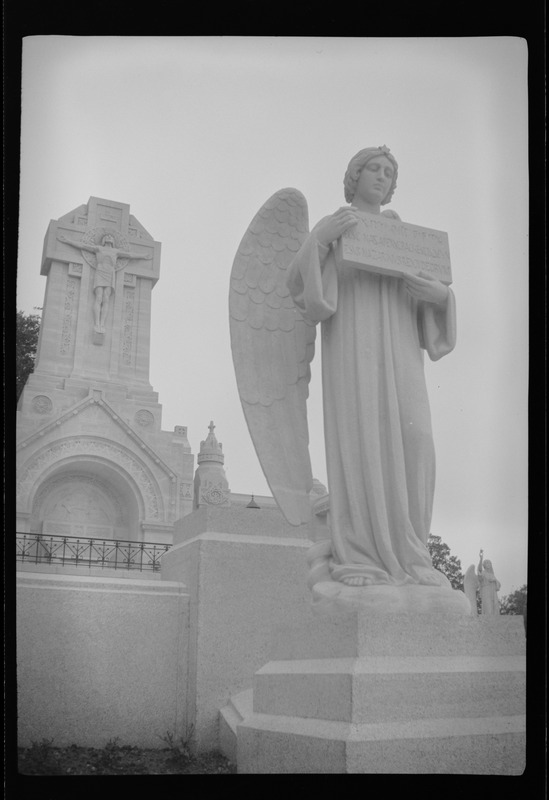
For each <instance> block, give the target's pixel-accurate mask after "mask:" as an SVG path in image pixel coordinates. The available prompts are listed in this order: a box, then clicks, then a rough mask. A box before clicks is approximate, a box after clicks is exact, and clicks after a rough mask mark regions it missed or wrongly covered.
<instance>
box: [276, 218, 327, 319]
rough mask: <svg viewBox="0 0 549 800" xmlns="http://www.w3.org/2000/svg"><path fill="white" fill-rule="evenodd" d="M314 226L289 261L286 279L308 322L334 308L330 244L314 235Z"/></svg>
mask: <svg viewBox="0 0 549 800" xmlns="http://www.w3.org/2000/svg"><path fill="white" fill-rule="evenodd" d="M322 221H323V220H321V222H322ZM319 224H320V223H319ZM317 227H318V225H317V226H315V227H314V228H313V230H312V231H311V233H310V234H309V236H308V237H307V239H306V240H305V242H304V243H303V245H302V247H301V249H300V250H299V252H298V253H297V255H296V257H295V258H294V260H293V261H292V263H291V264H290V267H289V270H288V273H289V274H288V278H287V283H286V285H287V287H288V290H289V292H290V294H291V295H292V297H293V300H294V303H295V304H296V306H297V307H298V308H299V309H300V311H301V313H302V314H303V316H304V317H305V318H306V319H308V320H310V321H311V322H322V321H323V320H325V319H328V318H329V317H331V316H332V314H334V313H335V310H336V308H337V268H336V263H335V257H334V252H333V250H332V248H331V247H326V246H325V245H323V244H320V242H319V241H318V239H317V238H316V229H317Z"/></svg>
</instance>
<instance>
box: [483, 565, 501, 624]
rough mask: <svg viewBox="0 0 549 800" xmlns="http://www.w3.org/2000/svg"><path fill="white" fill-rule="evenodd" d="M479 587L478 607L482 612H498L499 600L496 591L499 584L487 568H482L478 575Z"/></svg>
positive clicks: (498, 588)
mask: <svg viewBox="0 0 549 800" xmlns="http://www.w3.org/2000/svg"><path fill="white" fill-rule="evenodd" d="M478 582H479V589H480V607H481V613H482V614H499V600H498V595H497V593H498V592H499V590H500V588H501V584H500V582H499V581H498V579H497V578H496V576H495V575H494V573H493V572H490V571H489V570H482V572H479V575H478Z"/></svg>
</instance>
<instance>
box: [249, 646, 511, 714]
mask: <svg viewBox="0 0 549 800" xmlns="http://www.w3.org/2000/svg"><path fill="white" fill-rule="evenodd" d="M525 677H526V675H525V661H524V657H522V656H503V657H500V658H497V657H495V658H494V657H492V656H476V657H475V656H473V657H470V656H456V657H448V656H446V657H440V656H439V657H431V658H429V657H427V658H418V657H402V658H396V657H385V658H383V657H377V658H376V657H374V658H358V659H319V660H317V661H314V660H313V661H276V662H269V663H268V664H266V665H265V666H264V667H262V668H261V669H260V670H259V671H258V672H257V673H256V675H255V678H254V712H256V713H263V714H276V715H282V716H297V717H304V718H307V719H310V718H317V719H324V720H339V721H342V722H360V723H365V722H391V721H398V720H400V719H402V718H405V719H409V720H412V719H440V718H446V717H450V718H451V717H477V716H480V715H486V716H494V715H496V714H499V715H502V716H513V715H519V714H524V710H525V709H524V695H525Z"/></svg>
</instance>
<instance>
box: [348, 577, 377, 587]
mask: <svg viewBox="0 0 549 800" xmlns="http://www.w3.org/2000/svg"><path fill="white" fill-rule="evenodd" d="M341 583H344V584H345V585H346V586H368V584H369V583H371V580H370V579H369V578H364V577H362V576H361V575H357V576H356V577H355V578H342V579H341Z"/></svg>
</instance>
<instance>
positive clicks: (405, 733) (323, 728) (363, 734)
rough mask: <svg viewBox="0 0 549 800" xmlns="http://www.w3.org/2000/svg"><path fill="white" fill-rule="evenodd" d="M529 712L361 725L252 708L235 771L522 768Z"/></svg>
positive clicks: (498, 771) (494, 771)
mask: <svg viewBox="0 0 549 800" xmlns="http://www.w3.org/2000/svg"><path fill="white" fill-rule="evenodd" d="M524 753H525V717H524V716H523V715H515V716H506V717H503V716H500V717H498V716H492V717H482V718H445V719H436V720H433V719H424V720H413V721H407V722H390V723H387V722H386V723H373V724H372V723H370V724H357V723H348V722H336V721H327V720H319V719H301V718H298V717H294V716H273V715H269V714H258V713H253V714H251V715H250V716H249V717H247V718H246V719H245V720H244V721H243V722H242V723H240V724H239V725H238V772H239V774H246V773H385V774H391V773H397V774H407V773H408V774H412V773H415V774H453V775H455V774H471V775H481V774H488V775H519V774H521V773H522V772H523V770H524V766H525V756H524Z"/></svg>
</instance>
